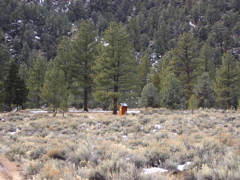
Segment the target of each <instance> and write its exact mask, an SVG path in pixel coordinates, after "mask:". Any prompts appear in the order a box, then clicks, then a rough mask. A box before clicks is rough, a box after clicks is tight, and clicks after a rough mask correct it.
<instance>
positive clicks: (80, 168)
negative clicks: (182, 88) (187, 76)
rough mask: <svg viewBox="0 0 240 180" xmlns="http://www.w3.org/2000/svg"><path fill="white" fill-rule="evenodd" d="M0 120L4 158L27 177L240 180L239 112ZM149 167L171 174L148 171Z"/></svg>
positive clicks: (153, 111)
mask: <svg viewBox="0 0 240 180" xmlns="http://www.w3.org/2000/svg"><path fill="white" fill-rule="evenodd" d="M0 118H1V119H2V121H0V153H2V154H3V155H5V156H6V157H7V158H8V159H9V160H11V161H15V162H16V163H17V166H19V167H20V169H21V172H20V173H21V175H22V176H23V178H24V179H35V180H38V179H47V180H48V179H49V180H50V179H51V180H55V179H56V180H59V179H62V180H75V179H76V180H77V179H79V180H87V179H89V180H165V179H166V180H168V179H172V180H173V179H199V180H209V179H217V180H227V179H229V180H230V179H231V180H237V179H240V152H239V148H240V140H239V138H240V131H239V127H240V112H239V111H222V110H214V109H211V110H195V111H194V112H193V113H192V112H191V111H171V110H166V109H150V108H148V109H142V110H141V111H140V113H132V114H128V115H124V116H118V115H112V114H110V113H67V114H66V116H65V117H62V116H61V115H60V114H58V115H57V116H56V117H53V116H52V115H51V114H49V113H45V114H43V113H41V114H40V113H39V114H30V113H26V112H14V113H2V114H0ZM187 162H190V163H189V165H188V166H185V167H184V169H183V171H180V170H179V169H178V167H179V165H183V164H185V163H187ZM152 167H157V168H162V169H165V170H168V171H167V172H157V173H146V170H147V169H150V168H152Z"/></svg>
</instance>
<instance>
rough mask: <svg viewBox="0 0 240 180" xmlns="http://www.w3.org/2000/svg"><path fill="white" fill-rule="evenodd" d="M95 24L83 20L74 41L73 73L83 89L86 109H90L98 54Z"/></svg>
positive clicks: (74, 79) (76, 81)
mask: <svg viewBox="0 0 240 180" xmlns="http://www.w3.org/2000/svg"><path fill="white" fill-rule="evenodd" d="M96 36H97V32H96V29H95V26H94V25H93V24H92V23H91V22H90V21H89V20H86V21H83V22H82V23H81V25H80V29H79V31H78V34H77V37H76V38H75V39H74V40H73V43H72V52H71V55H72V64H71V73H72V74H71V75H72V78H73V81H74V82H75V84H77V85H78V86H80V87H81V88H82V89H83V94H84V95H83V96H84V111H88V99H89V93H90V89H91V88H92V87H93V86H94V84H93V78H92V74H93V68H92V67H93V64H94V61H95V54H96V44H97V42H96Z"/></svg>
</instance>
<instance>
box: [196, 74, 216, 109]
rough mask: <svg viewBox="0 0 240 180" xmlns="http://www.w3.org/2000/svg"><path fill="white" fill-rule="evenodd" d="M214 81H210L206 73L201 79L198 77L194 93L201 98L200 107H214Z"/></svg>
mask: <svg viewBox="0 0 240 180" xmlns="http://www.w3.org/2000/svg"><path fill="white" fill-rule="evenodd" d="M212 88H213V87H212V81H211V79H210V76H209V73H208V72H204V73H203V74H202V75H201V76H200V77H198V81H197V84H196V85H195V86H194V89H193V91H194V93H195V95H197V97H198V98H199V106H200V107H203V108H205V107H208V108H210V107H212V106H213V103H214V100H215V99H214V91H213V89H212Z"/></svg>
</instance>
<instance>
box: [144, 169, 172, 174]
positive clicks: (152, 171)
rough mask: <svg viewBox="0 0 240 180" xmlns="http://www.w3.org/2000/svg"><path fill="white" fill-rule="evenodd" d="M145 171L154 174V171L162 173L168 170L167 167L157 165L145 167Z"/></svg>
mask: <svg viewBox="0 0 240 180" xmlns="http://www.w3.org/2000/svg"><path fill="white" fill-rule="evenodd" d="M143 171H144V174H153V173H158V172H161V173H165V172H168V170H167V169H162V168H157V167H152V168H145V169H143Z"/></svg>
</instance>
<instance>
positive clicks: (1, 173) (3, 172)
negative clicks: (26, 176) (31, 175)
mask: <svg viewBox="0 0 240 180" xmlns="http://www.w3.org/2000/svg"><path fill="white" fill-rule="evenodd" d="M0 180H23V178H21V176H20V174H19V169H18V168H17V166H16V164H15V163H14V162H10V161H9V160H8V159H7V158H6V157H4V156H3V155H2V154H0Z"/></svg>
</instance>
